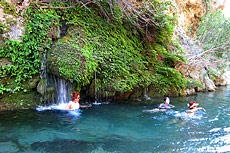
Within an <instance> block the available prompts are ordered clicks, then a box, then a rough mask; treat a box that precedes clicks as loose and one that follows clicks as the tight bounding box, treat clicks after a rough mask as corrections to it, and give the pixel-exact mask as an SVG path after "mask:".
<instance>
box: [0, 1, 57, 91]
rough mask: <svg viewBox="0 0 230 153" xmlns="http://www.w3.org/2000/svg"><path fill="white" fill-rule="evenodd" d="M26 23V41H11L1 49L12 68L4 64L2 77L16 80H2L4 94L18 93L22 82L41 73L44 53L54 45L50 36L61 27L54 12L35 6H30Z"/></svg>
mask: <svg viewBox="0 0 230 153" xmlns="http://www.w3.org/2000/svg"><path fill="white" fill-rule="evenodd" d="M24 18H25V20H26V23H27V25H26V27H25V35H24V36H23V37H22V42H19V41H17V40H7V41H6V42H5V45H4V46H3V47H1V48H0V58H1V57H6V58H8V59H9V60H10V62H11V63H13V64H12V65H3V66H2V67H1V68H0V76H1V79H2V78H8V80H12V79H13V80H14V81H1V85H0V93H1V94H3V92H9V91H10V92H15V91H19V90H21V89H23V88H22V82H24V81H26V80H27V79H29V78H32V76H33V75H35V74H38V73H40V64H41V57H42V54H43V53H45V52H46V50H47V49H49V47H50V44H52V41H51V39H49V38H48V33H49V32H50V31H51V30H52V27H53V26H57V25H58V16H57V15H55V12H54V11H53V10H42V9H38V8H36V6H35V5H32V6H31V7H29V8H28V9H27V11H26V13H25V15H24Z"/></svg>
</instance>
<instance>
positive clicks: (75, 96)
mask: <svg viewBox="0 0 230 153" xmlns="http://www.w3.org/2000/svg"><path fill="white" fill-rule="evenodd" d="M71 95H72V100H74V99H77V97H78V96H79V95H80V93H79V92H76V91H74V92H73V93H72V94H71Z"/></svg>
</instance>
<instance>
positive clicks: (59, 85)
mask: <svg viewBox="0 0 230 153" xmlns="http://www.w3.org/2000/svg"><path fill="white" fill-rule="evenodd" d="M49 84H50V85H52V86H53V87H54V89H55V92H54V94H53V96H52V99H51V100H52V103H53V104H64V103H68V102H69V101H71V93H72V92H71V90H72V84H71V82H70V81H68V80H65V79H62V78H59V77H56V76H54V75H49Z"/></svg>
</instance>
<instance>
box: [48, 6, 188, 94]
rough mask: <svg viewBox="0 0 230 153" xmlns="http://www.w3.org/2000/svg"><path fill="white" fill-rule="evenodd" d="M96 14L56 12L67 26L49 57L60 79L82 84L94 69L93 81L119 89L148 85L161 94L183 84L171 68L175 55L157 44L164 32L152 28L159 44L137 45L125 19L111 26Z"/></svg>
mask: <svg viewBox="0 0 230 153" xmlns="http://www.w3.org/2000/svg"><path fill="white" fill-rule="evenodd" d="M97 12H98V11H93V10H89V9H85V8H79V7H76V8H74V9H66V10H65V12H64V14H62V15H61V16H62V18H63V19H64V20H66V22H67V24H68V25H69V26H70V27H71V28H70V29H69V35H67V36H65V37H63V38H62V39H61V40H59V42H58V43H57V44H56V46H55V49H54V50H53V52H52V55H51V56H53V58H54V59H55V62H53V64H54V65H55V66H57V67H59V71H60V72H61V75H62V76H63V77H65V78H68V79H69V80H71V81H76V82H77V83H78V84H81V85H82V86H84V85H87V84H89V83H90V81H91V80H92V78H93V77H94V72H95V71H96V73H97V76H98V83H100V84H101V83H103V84H107V83H109V84H110V87H111V88H112V90H115V91H119V92H125V91H129V90H132V89H134V88H136V87H140V86H141V87H147V86H148V85H150V84H153V85H154V87H155V88H156V89H158V91H159V92H162V93H166V92H167V89H168V88H175V89H181V88H183V87H184V78H183V77H182V76H181V74H180V73H179V72H178V71H176V70H175V69H174V68H173V67H174V65H175V62H176V61H177V60H179V59H180V57H179V56H177V55H174V54H171V53H168V52H167V50H166V47H164V46H162V45H160V44H162V42H163V40H165V39H166V37H168V35H167V34H168V33H169V32H167V31H166V32H164V31H163V30H160V29H158V30H159V31H158V32H159V35H158V36H159V37H158V42H159V43H155V44H147V43H142V42H141V40H140V39H138V31H137V29H135V28H133V27H130V25H129V24H127V23H121V22H115V23H113V24H112V23H110V22H108V21H106V20H104V19H103V18H101V17H100V16H99V14H98V13H97ZM164 30H165V29H164ZM169 37H170V36H169Z"/></svg>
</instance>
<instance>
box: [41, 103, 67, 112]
mask: <svg viewBox="0 0 230 153" xmlns="http://www.w3.org/2000/svg"><path fill="white" fill-rule="evenodd" d="M66 105H67V103H62V104H58V105H57V104H53V105H50V106H40V107H37V108H36V110H37V111H45V110H64V109H65V107H66Z"/></svg>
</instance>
